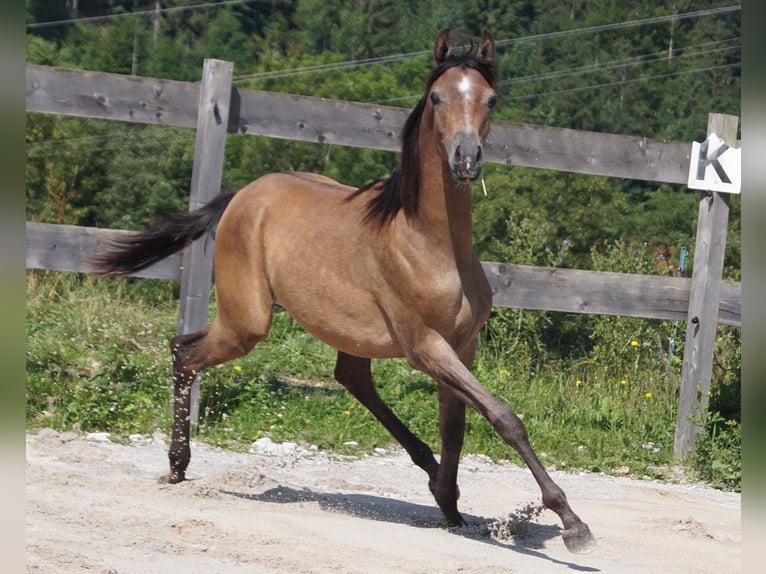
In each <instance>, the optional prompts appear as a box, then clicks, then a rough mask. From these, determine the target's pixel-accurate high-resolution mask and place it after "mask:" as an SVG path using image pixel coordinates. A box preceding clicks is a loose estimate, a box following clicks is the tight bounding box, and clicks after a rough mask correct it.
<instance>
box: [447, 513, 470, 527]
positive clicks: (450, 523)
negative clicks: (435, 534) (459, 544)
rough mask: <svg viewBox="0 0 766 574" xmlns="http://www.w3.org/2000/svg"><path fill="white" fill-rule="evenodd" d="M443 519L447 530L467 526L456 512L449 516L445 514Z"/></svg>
mask: <svg viewBox="0 0 766 574" xmlns="http://www.w3.org/2000/svg"><path fill="white" fill-rule="evenodd" d="M444 518H445V519H446V520H447V528H459V527H461V526H465V525H466V524H467V523H466V521H465V520H463V517H462V515H461V514H460V513H459V512H458V511H455V513H454V514H452V515H450V516H447V515H446V514H445V515H444Z"/></svg>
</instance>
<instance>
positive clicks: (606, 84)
mask: <svg viewBox="0 0 766 574" xmlns="http://www.w3.org/2000/svg"><path fill="white" fill-rule="evenodd" d="M741 64H742V63H741V62H733V63H731V64H721V65H719V66H709V67H706V68H690V69H688V70H679V71H677V72H668V73H666V74H658V75H655V76H642V77H640V78H630V79H626V80H617V81H615V82H604V83H599V84H591V85H588V86H578V87H575V88H562V89H560V90H548V91H545V92H537V93H536V94H522V95H518V96H508V97H506V98H503V99H504V100H523V99H528V98H535V97H538V96H549V95H557V94H563V93H566V92H581V91H584V90H594V89H597V88H607V87H610V86H622V85H625V84H634V83H637V82H648V81H650V80H660V79H664V78H672V77H675V76H680V75H682V74H691V73H694V72H710V71H713V70H721V69H723V68H735V67H738V66H740V65H741Z"/></svg>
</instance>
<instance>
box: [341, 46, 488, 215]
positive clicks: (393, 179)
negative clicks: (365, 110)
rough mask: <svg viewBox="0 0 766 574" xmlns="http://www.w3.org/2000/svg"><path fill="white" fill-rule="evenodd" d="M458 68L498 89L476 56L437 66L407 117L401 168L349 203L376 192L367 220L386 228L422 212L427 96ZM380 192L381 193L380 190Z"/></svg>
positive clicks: (455, 57)
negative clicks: (420, 139) (421, 156)
mask: <svg viewBox="0 0 766 574" xmlns="http://www.w3.org/2000/svg"><path fill="white" fill-rule="evenodd" d="M456 66H461V67H463V68H471V69H473V70H476V71H477V72H479V73H480V74H481V75H482V76H483V77H484V79H485V80H486V81H487V83H488V84H489V85H490V86H492V88H493V89H494V88H495V87H496V81H495V73H494V69H493V67H492V65H491V64H487V63H486V62H484V61H483V60H481V59H479V58H477V57H476V56H475V55H474V54H470V53H468V54H460V55H453V56H451V57H450V58H449V59H447V60H445V61H444V62H442V63H441V64H439V65H438V66H436V67H435V68H434V69H433V71H432V72H431V74H430V75H429V76H428V79H427V80H426V89H425V91H424V93H423V97H422V98H420V101H419V102H418V104H417V105H416V106H415V108H414V109H413V110H412V112H411V113H410V115H409V116H408V117H407V121H406V122H404V127H403V129H402V133H401V143H402V157H401V161H400V162H399V167H397V168H396V169H395V170H394V171H393V173H392V174H391V176H390V177H389V178H388V179H383V180H377V181H374V182H372V183H369V184H367V185H365V186H363V187H360V188H359V189H357V190H356V191H355V192H354V193H353V194H352V195H351V196H350V197H349V200H351V199H354V198H355V197H357V196H358V195H361V194H363V193H365V192H367V191H370V190H376V195H374V196H373V197H371V198H370V199H369V200H368V202H367V209H366V214H365V221H366V222H367V223H371V224H374V225H376V226H377V227H383V226H385V225H386V224H387V223H389V222H390V221H391V220H392V219H393V218H394V217H395V216H396V214H397V213H399V211H400V210H402V209H403V210H404V214H405V215H406V216H407V217H408V218H409V217H412V216H414V215H416V214H417V212H418V199H419V196H420V183H419V182H420V164H419V156H418V135H419V131H420V121H421V119H422V118H423V111H424V110H425V108H426V97H427V96H428V93H429V92H430V91H431V86H432V85H433V83H434V82H435V81H436V80H437V79H439V77H440V76H441V75H442V74H443V73H444V72H446V71H447V70H449V69H450V68H454V67H456ZM377 190H379V191H377Z"/></svg>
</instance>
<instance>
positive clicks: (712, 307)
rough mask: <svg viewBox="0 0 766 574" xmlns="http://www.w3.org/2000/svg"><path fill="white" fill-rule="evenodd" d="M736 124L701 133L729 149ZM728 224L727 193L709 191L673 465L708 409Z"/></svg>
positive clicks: (689, 448)
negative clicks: (712, 136) (715, 136)
mask: <svg viewBox="0 0 766 574" xmlns="http://www.w3.org/2000/svg"><path fill="white" fill-rule="evenodd" d="M738 124H739V118H738V117H737V116H730V115H725V114H710V115H709V116H708V127H707V133H708V135H710V134H711V133H714V134H716V135H717V136H718V137H720V138H721V139H723V140H724V141H725V142H726V143H727V144H728V145H729V146H731V147H734V146H735V145H736V142H737V126H738ZM728 222H729V197H728V194H726V193H718V192H713V191H708V192H705V193H703V195H702V198H701V199H700V204H699V214H698V217H697V239H696V244H695V245H696V246H695V250H694V268H693V270H692V286H691V293H690V295H689V311H688V313H687V319H686V320H687V323H686V343H685V346H684V362H683V367H682V371H681V391H680V396H679V403H678V416H677V419H676V435H675V443H674V447H673V454H674V457H675V458H676V459H677V460H683V459H684V458H686V457H688V456H689V455H690V454H692V453H693V452H694V447H695V438H696V436H697V434H698V433H699V432H700V431H701V430H702V426H701V424H700V423H701V422H702V417H703V415H704V414H705V411H706V409H707V405H708V392H709V391H710V379H711V377H712V372H713V347H714V345H715V339H716V332H717V330H718V306H719V299H720V293H721V279H722V276H723V259H724V252H725V250H726V229H727V227H728Z"/></svg>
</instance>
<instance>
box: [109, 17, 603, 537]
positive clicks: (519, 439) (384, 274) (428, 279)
mask: <svg viewBox="0 0 766 574" xmlns="http://www.w3.org/2000/svg"><path fill="white" fill-rule="evenodd" d="M473 46H475V50H474V49H473ZM473 46H472V48H471V50H470V51H468V52H466V53H460V54H457V53H454V52H453V49H452V46H451V40H450V33H449V31H448V30H444V31H442V32H441V33H440V34H439V35H438V37H437V39H436V43H435V47H434V58H435V67H434V69H433V71H432V73H431V74H430V76H429V77H428V79H427V82H426V89H425V93H424V95H423V97H422V99H421V100H420V102H419V103H418V104H417V106H416V107H415V109H414V110H413V111H412V113H411V115H410V116H409V117H408V119H407V121H406V123H405V125H404V129H403V132H402V154H401V162H400V165H399V167H398V168H397V169H396V170H395V171H394V172H393V174H392V175H391V177H389V178H388V179H386V180H383V181H379V182H376V183H373V184H371V185H368V186H366V187H363V188H361V189H354V188H351V187H348V186H345V185H342V184H340V183H338V182H336V181H333V180H331V179H328V178H326V177H322V176H319V175H313V174H308V173H275V174H270V175H266V176H264V177H261V178H259V179H257V180H255V181H253V182H252V183H250V184H249V185H247V186H245V187H244V188H242V189H241V190H239V191H237V192H234V193H229V194H221V195H219V196H217V197H216V198H215V199H213V200H212V201H211V202H209V203H208V204H207V205H205V206H204V207H202V208H200V209H198V210H196V211H193V212H190V213H186V214H179V215H176V216H172V217H170V218H169V219H166V220H165V221H164V222H162V223H159V224H158V225H157V226H156V227H154V228H151V229H148V230H146V231H143V232H137V233H135V234H133V235H130V236H128V237H127V238H125V239H122V240H119V242H118V243H116V244H115V245H113V246H112V247H111V248H110V250H108V251H106V252H103V253H101V254H99V255H98V256H97V257H96V258H95V260H94V265H95V268H94V272H95V273H98V274H101V275H124V274H130V273H133V272H135V271H138V270H140V269H143V268H145V267H148V266H150V265H152V264H154V263H156V262H157V261H159V260H161V259H163V258H165V257H167V256H168V255H170V254H172V253H174V252H176V251H179V250H181V249H182V248H184V247H185V246H187V245H188V244H189V243H190V242H192V241H193V240H195V239H197V238H199V237H200V236H202V234H204V233H206V232H208V231H211V230H212V229H213V228H216V226H217V228H216V231H215V256H214V269H215V293H216V302H217V306H218V312H217V316H216V317H215V319H214V320H213V321H212V322H211V323H210V324H209V325H208V326H207V327H206V328H204V329H202V330H201V331H199V332H196V333H192V334H187V335H180V336H177V337H175V338H174V339H173V341H172V356H173V396H174V401H173V411H174V417H173V433H172V438H171V444H170V451H169V455H168V456H169V459H170V473H169V474H168V475H167V477H166V478H165V480H167V481H168V482H170V483H177V482H180V481H182V480H184V476H185V472H186V468H187V466H188V464H189V460H190V456H191V453H190V448H189V409H190V388H191V385H192V382H193V381H194V379H195V376H196V375H197V374H198V373H199V372H200V371H201V370H202V369H204V368H205V367H210V366H213V365H217V364H220V363H223V362H225V361H230V360H232V359H235V358H237V357H241V356H243V355H245V354H247V353H248V352H249V351H250V350H251V349H252V348H253V347H254V346H255V345H256V344H257V343H258V342H260V341H262V340H264V339H265V338H266V336H267V334H268V332H269V327H270V324H271V313H272V306H273V305H274V304H278V305H280V306H282V307H284V308H285V309H286V310H287V311H288V312H289V313H290V314H291V315H292V316H293V317H294V318H295V319H296V320H297V321H298V322H299V323H300V324H301V325H302V326H303V327H304V328H305V329H306V330H307V331H309V332H310V333H311V334H312V335H314V336H316V337H317V338H319V339H320V340H322V341H324V342H325V343H327V344H328V345H331V346H332V347H334V348H335V349H337V351H338V356H337V362H336V365H335V373H334V374H335V377H336V378H337V380H338V381H339V382H340V383H341V384H343V386H345V387H346V389H348V390H349V392H350V393H351V394H352V395H353V396H355V397H356V398H357V399H358V400H359V401H360V402H361V403H362V404H363V405H364V406H365V407H367V408H368V409H369V410H370V412H372V414H373V415H374V416H375V417H376V418H377V419H378V420H379V421H380V422H381V423H382V424H383V426H384V427H385V428H386V429H388V430H389V431H390V433H391V434H392V435H393V436H394V437H395V438H396V440H397V441H399V442H400V443H401V444H402V446H403V447H404V448H405V449H406V450H407V452H408V453H409V455H410V457H411V458H412V461H413V462H414V463H415V464H416V465H417V466H419V467H420V468H422V469H423V470H424V471H425V472H426V474H427V475H428V479H429V481H428V486H429V488H430V490H431V492H432V493H433V496H434V498H435V500H436V503H437V504H438V506H439V508H440V509H441V511H442V513H443V514H444V518H445V519H446V521H447V524H449V525H451V526H457V525H462V524H464V521H463V518H462V517H461V515H460V513H459V512H458V508H457V500H458V496H459V491H458V487H457V471H458V463H459V458H460V450H461V448H462V444H463V435H464V432H465V409H466V405H467V406H469V407H471V408H473V409H475V410H476V411H478V412H479V413H480V414H481V415H483V416H484V417H485V418H486V419H487V420H488V421H489V422H490V423H491V424H492V426H493V427H494V428H495V429H496V430H497V432H498V433H499V434H500V435H501V436H502V437H503V439H504V440H505V441H506V442H507V443H508V444H509V445H510V446H512V447H513V448H515V449H516V450H517V451H518V452H519V453H520V455H521V456H522V457H523V459H524V461H525V463H526V464H527V466H528V467H529V469H530V470H531V471H532V474H533V475H534V477H535V479H536V480H537V483H538V484H539V486H540V489H541V492H542V500H543V503H544V504H545V506H547V507H548V508H550V509H551V510H553V511H554V512H556V513H557V514H558V515H559V517H560V518H561V521H562V523H563V525H564V529H563V531H562V536H563V539H564V542H565V543H566V546H567V548H568V549H569V550H570V551H573V552H586V551H588V550H590V549H591V548H592V547H593V545H594V544H595V540H594V538H593V537H592V535H591V533H590V531H589V529H588V526H587V525H586V524H585V523H584V522H582V521H581V520H580V518H579V517H578V516H577V515H576V514H575V513H574V512H573V511H572V509H571V508H570V506H569V503H568V502H567V498H566V496H565V494H564V492H563V491H562V489H561V488H560V487H559V486H558V485H556V484H555V483H554V482H553V480H552V479H551V478H550V476H549V475H548V473H547V472H546V470H545V468H544V467H543V465H542V464H541V463H540V461H539V460H538V458H537V456H536V454H535V452H534V450H533V449H532V447H531V446H530V443H529V439H528V436H527V431H526V429H525V427H524V425H523V423H522V422H521V421H520V420H519V418H518V417H517V416H516V414H515V413H514V412H513V411H512V410H511V409H510V408H509V407H508V406H507V405H506V404H504V403H503V402H501V401H500V400H499V399H497V398H496V397H494V396H493V395H492V394H490V393H489V392H488V391H487V390H486V389H485V388H484V387H483V386H482V385H481V383H480V382H479V381H478V380H477V379H476V378H475V377H474V376H473V374H472V373H471V370H470V367H471V364H472V362H473V359H474V353H475V349H476V335H477V333H478V331H479V329H480V328H481V327H482V325H484V323H485V321H486V319H487V316H488V314H489V311H490V308H491V304H492V293H491V291H490V288H489V284H488V282H487V279H486V277H485V275H484V272H483V270H482V267H481V264H480V262H479V260H478V258H477V256H476V253H475V251H474V248H473V243H472V237H471V235H472V224H471V192H470V183H471V182H472V181H474V180H476V179H477V177H479V175H480V172H481V168H482V160H483V151H482V145H483V144H484V142H485V141H486V138H487V136H488V134H489V129H490V112H491V110H492V107H493V106H494V104H495V102H496V101H497V96H496V93H495V85H496V83H495V79H494V74H493V60H494V56H495V43H494V40H493V39H492V37H491V35H490V34H489V33H487V32H485V33H484V36H483V38H482V39H481V40H480V41H478V42H475V43H473ZM455 52H457V50H455ZM388 357H404V358H405V359H406V360H407V361H408V362H409V364H410V365H412V367H414V368H416V369H419V370H421V371H423V372H424V373H426V374H428V375H429V376H431V377H432V378H433V379H434V380H435V381H436V383H437V396H438V402H439V430H440V434H441V456H440V461H439V462H437V461H436V459H435V458H434V454H433V452H432V451H431V448H429V446H428V445H426V444H425V443H424V442H423V441H421V440H420V439H419V438H418V437H416V436H415V435H414V434H413V433H412V432H411V431H410V430H409V429H408V428H407V427H406V426H405V425H404V423H402V421H401V420H399V419H398V418H397V417H396V415H395V414H394V413H393V412H392V411H391V410H390V409H389V407H388V406H387V405H386V404H384V403H383V401H382V400H381V398H380V397H379V395H378V393H377V391H376V389H375V386H374V382H373V380H372V376H371V371H370V360H371V358H388Z"/></svg>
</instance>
